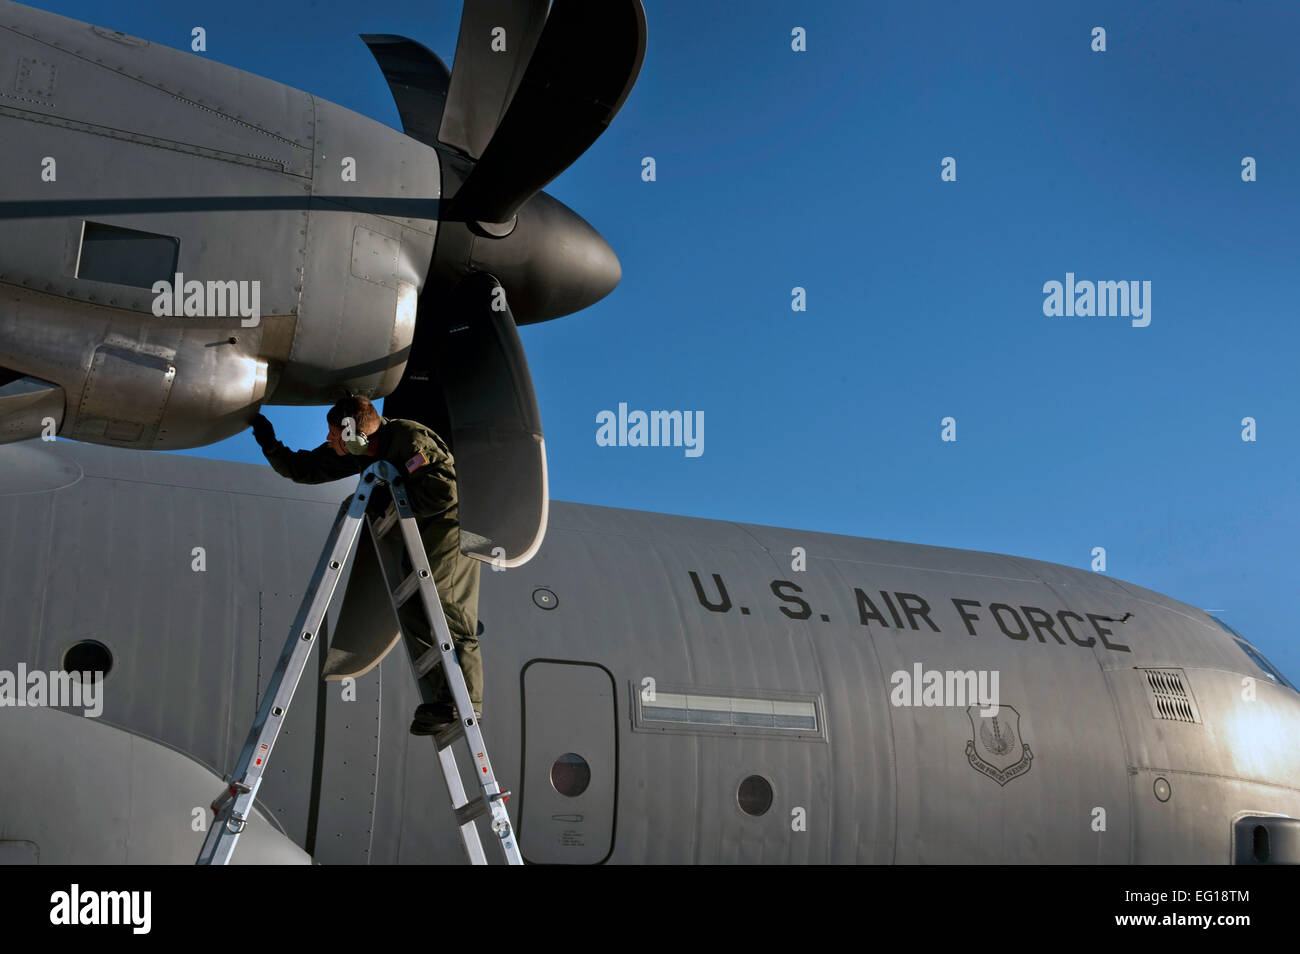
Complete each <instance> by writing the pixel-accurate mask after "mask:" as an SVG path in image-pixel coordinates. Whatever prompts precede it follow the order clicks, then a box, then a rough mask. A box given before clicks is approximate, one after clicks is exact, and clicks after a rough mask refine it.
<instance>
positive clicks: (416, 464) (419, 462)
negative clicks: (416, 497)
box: [406, 453, 429, 474]
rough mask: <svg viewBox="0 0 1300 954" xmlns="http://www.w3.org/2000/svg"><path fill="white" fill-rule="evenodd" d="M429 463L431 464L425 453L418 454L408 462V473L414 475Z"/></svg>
mask: <svg viewBox="0 0 1300 954" xmlns="http://www.w3.org/2000/svg"><path fill="white" fill-rule="evenodd" d="M427 463H429V458H427V457H425V456H424V454H423V453H420V454H416V455H415V456H414V457H412V458H411V459H410V460H408V461H407V462H406V472H407V473H408V474H413V473H415V472H416V471H417V470H419V469H420V468H421V467H423V466H424V465H425V464H427Z"/></svg>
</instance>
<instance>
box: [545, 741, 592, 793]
mask: <svg viewBox="0 0 1300 954" xmlns="http://www.w3.org/2000/svg"><path fill="white" fill-rule="evenodd" d="M590 784H591V766H590V765H588V764H587V760H586V759H584V758H583V757H582V756H581V755H578V754H577V753H576V752H566V753H565V754H564V755H561V756H560V757H559V758H558V759H556V760H555V764H554V765H552V766H551V785H552V786H554V787H555V790H556V791H557V792H559V793H560V794H561V795H567V796H568V797H569V798H577V797H578V796H579V795H581V794H582V793H583V792H585V791H586V790H587V786H588V785H590Z"/></svg>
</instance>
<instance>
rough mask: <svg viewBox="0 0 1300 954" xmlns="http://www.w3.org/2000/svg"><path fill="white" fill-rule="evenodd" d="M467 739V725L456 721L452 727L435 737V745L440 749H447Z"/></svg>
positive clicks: (458, 720)
mask: <svg viewBox="0 0 1300 954" xmlns="http://www.w3.org/2000/svg"><path fill="white" fill-rule="evenodd" d="M464 737H465V724H464V723H463V722H461V721H460V719H459V718H457V719H456V721H455V722H453V723H452V724H451V725H449V726H447V728H445V729H443V730H442V731H441V732H439V733H437V734H435V735H434V737H433V744H434V745H436V746H437V747H438V748H439V749H445V748H446V747H447V746H449V745H451V744H453V743H455V742H458V741H459V740H461V739H463V738H464Z"/></svg>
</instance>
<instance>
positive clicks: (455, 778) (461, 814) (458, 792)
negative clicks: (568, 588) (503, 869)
mask: <svg viewBox="0 0 1300 954" xmlns="http://www.w3.org/2000/svg"><path fill="white" fill-rule="evenodd" d="M392 472H393V474H396V469H395V468H394V469H393V471H392ZM391 486H392V491H393V503H394V506H395V507H396V508H397V514H398V518H399V519H398V524H399V526H400V530H401V539H402V543H403V544H404V545H405V549H406V553H407V557H408V559H409V560H410V562H411V566H412V567H413V571H412V574H411V577H410V578H409V580H412V581H414V582H415V584H416V585H417V586H418V589H419V593H420V600H421V603H422V604H423V609H424V615H425V617H426V618H427V620H428V621H429V623H430V629H431V631H432V634H433V637H434V639H435V640H436V644H435V646H434V647H433V648H432V649H430V650H429V651H428V652H426V653H424V654H423V655H422V656H420V658H419V659H415V658H412V664H413V665H414V666H415V668H416V675H417V677H422V676H423V675H424V674H425V673H427V672H429V671H431V670H432V669H433V668H434V667H435V666H437V665H441V666H442V670H443V675H444V677H445V678H446V683H447V687H448V688H449V689H450V690H451V695H452V699H453V701H454V702H455V704H456V709H457V712H458V713H459V716H460V724H459V726H458V727H457V730H456V731H455V732H452V733H449V736H451V737H448V738H444V737H443V736H439V737H438V739H437V740H436V744H437V746H438V760H439V762H440V764H441V766H442V770H443V777H444V778H445V779H446V781H447V791H448V794H449V795H450V796H451V800H452V808H453V810H454V811H455V812H456V815H457V821H458V823H459V824H460V830H461V838H462V842H463V844H464V846H465V852H466V854H467V855H468V856H469V860H470V863H471V864H486V859H484V858H483V849H482V845H481V843H480V842H479V838H478V829H477V828H476V827H475V823H474V819H475V818H476V817H477V816H478V815H480V814H490V815H491V816H492V822H491V827H492V831H493V833H494V834H495V835H496V836H497V839H498V841H499V842H500V845H501V850H502V853H503V854H504V855H505V859H506V862H507V863H508V864H515V865H522V864H523V857H522V855H521V854H520V851H519V844H518V841H517V840H516V838H515V833H514V827H513V826H512V825H511V823H510V816H509V813H508V812H507V811H506V806H505V796H507V795H508V794H509V793H508V792H503V791H502V789H501V786H500V785H499V784H498V783H497V780H496V776H495V775H494V774H493V772H492V765H491V762H490V761H489V759H488V755H487V746H486V744H485V743H484V741H483V735H482V732H481V731H480V729H479V724H478V719H477V718H475V717H474V707H473V705H471V703H470V699H469V690H468V688H467V687H466V685H465V676H464V674H463V673H462V672H461V668H460V665H459V664H458V663H457V661H456V654H455V647H454V643H453V640H452V636H451V631H450V629H449V628H448V626H447V618H446V616H445V615H444V614H443V611H442V601H441V600H440V599H439V597H438V590H437V587H436V586H435V584H434V581H433V572H432V570H431V568H430V567H429V560H428V556H427V554H426V553H425V550H424V541H423V539H422V538H421V536H420V530H419V527H418V525H417V524H416V521H415V517H414V515H413V514H412V511H411V508H410V505H409V503H408V502H407V499H406V492H405V488H404V487H403V486H402V485H401V483H400V482H398V483H393V484H392V485H391ZM385 529H386V528H385ZM371 531H372V533H374V532H375V526H374V524H372V526H371ZM383 536H386V534H378V535H376V536H375V542H376V545H379V544H380V539H381V537H383ZM389 582H390V586H389V592H390V593H393V594H394V599H395V603H394V609H397V610H400V605H399V604H398V603H397V602H396V601H397V600H398V598H399V597H398V595H397V593H398V592H403V591H404V596H405V597H406V598H409V597H410V596H413V595H414V594H412V593H410V592H409V590H410V584H409V582H408V581H403V582H402V583H401V584H399V585H398V586H397V587H394V586H393V585H392V581H391V580H390V581H389ZM399 620H400V612H399ZM406 636H407V634H406V633H405V628H404V631H403V637H406ZM404 642H406V643H407V648H408V650H409V649H410V640H409V639H406V638H404ZM460 737H463V738H464V740H465V744H466V745H467V746H468V747H469V753H470V757H471V763H472V769H473V772H474V777H475V778H476V779H477V787H478V789H479V795H478V796H477V797H475V798H473V799H469V798H467V797H466V795H465V790H464V783H463V782H462V780H461V777H460V770H459V768H458V767H457V765H456V761H455V756H454V755H453V752H452V743H453V742H454V741H455V738H460Z"/></svg>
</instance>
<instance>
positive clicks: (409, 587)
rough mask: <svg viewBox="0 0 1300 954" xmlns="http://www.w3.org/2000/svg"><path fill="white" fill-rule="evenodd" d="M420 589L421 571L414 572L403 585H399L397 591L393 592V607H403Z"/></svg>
mask: <svg viewBox="0 0 1300 954" xmlns="http://www.w3.org/2000/svg"><path fill="white" fill-rule="evenodd" d="M419 588H420V571H419V570H414V571H412V573H411V575H410V576H408V577H407V578H406V579H404V580H403V581H402V582H401V583H399V584H398V585H397V589H395V590H393V605H395V606H401V605H402V604H403V603H405V602H406V601H407V600H409V599H410V598H411V597H412V596H414V595H415V592H416V590H418V589H419Z"/></svg>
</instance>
